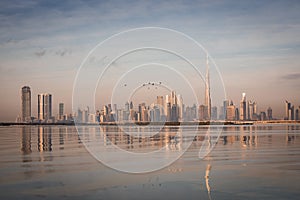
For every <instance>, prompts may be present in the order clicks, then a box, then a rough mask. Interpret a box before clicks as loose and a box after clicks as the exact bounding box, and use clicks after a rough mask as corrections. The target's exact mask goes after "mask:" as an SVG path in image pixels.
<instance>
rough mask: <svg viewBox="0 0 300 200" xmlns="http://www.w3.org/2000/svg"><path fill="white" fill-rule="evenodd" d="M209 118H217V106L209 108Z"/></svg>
mask: <svg viewBox="0 0 300 200" xmlns="http://www.w3.org/2000/svg"><path fill="white" fill-rule="evenodd" d="M211 119H212V120H217V119H218V108H217V106H213V107H212V108H211Z"/></svg>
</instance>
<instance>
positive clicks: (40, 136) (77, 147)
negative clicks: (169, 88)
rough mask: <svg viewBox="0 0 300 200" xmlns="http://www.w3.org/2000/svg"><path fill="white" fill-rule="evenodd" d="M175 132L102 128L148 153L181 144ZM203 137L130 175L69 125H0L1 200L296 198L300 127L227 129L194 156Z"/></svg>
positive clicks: (299, 193) (299, 186)
mask: <svg viewBox="0 0 300 200" xmlns="http://www.w3.org/2000/svg"><path fill="white" fill-rule="evenodd" d="M82 128H83V129H86V132H92V131H93V130H95V129H97V128H98V127H82ZM175 129H176V127H175ZM186 130H188V128H187V129H183V130H182V139H183V140H185V137H189V136H187V135H188V134H185V132H186ZM148 131H149V130H148ZM173 131H174V130H172V129H170V130H169V129H168V130H165V131H164V132H163V133H162V134H161V136H160V137H149V138H148V139H135V138H134V137H129V136H126V135H122V134H121V133H120V131H118V130H115V129H113V128H109V127H108V128H106V129H105V132H106V133H107V134H105V137H107V138H108V139H109V141H110V143H113V144H117V145H118V146H120V148H122V149H124V150H127V151H135V152H145V151H146V152H147V151H149V150H150V151H153V150H155V149H157V148H160V147H162V146H166V145H167V146H170V145H171V147H174V148H180V142H179V143H178V144H177V142H176V141H175V142H174V138H172V137H170V136H169V135H172V132H173ZM187 132H188V131H187ZM164 134H168V137H165V136H164ZM203 139H204V135H203V134H202V132H201V130H200V131H199V134H198V135H197V136H196V137H195V138H194V139H193V143H192V144H191V146H190V147H189V148H188V150H187V151H186V152H185V153H184V154H183V156H181V157H180V158H179V159H178V160H177V161H176V162H174V163H173V164H172V165H169V166H167V167H165V168H163V169H161V170H158V171H155V172H151V173H143V174H128V173H122V172H118V171H116V170H113V169H110V168H108V167H106V166H104V165H103V164H101V162H99V161H98V160H96V159H95V158H94V157H93V156H91V155H90V154H89V152H88V151H87V150H86V148H85V146H84V145H83V143H82V142H81V140H80V139H79V137H78V134H77V132H76V129H75V127H67V126H24V127H22V126H12V127H0V174H1V176H0V177H1V178H0V199H83V198H84V199H299V196H300V126H299V125H282V124H274V125H253V126H234V127H225V128H224V130H223V132H222V135H221V137H220V138H219V140H218V143H217V144H216V146H215V148H214V149H213V150H212V151H211V152H210V154H209V155H208V156H206V157H205V158H204V159H199V157H198V153H199V149H200V147H201V145H202V141H203ZM145 165H146V164H145Z"/></svg>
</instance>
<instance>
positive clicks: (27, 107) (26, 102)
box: [21, 86, 31, 122]
mask: <svg viewBox="0 0 300 200" xmlns="http://www.w3.org/2000/svg"><path fill="white" fill-rule="evenodd" d="M21 100H22V119H21V120H22V122H29V121H31V91H30V87H29V86H24V87H22V95H21Z"/></svg>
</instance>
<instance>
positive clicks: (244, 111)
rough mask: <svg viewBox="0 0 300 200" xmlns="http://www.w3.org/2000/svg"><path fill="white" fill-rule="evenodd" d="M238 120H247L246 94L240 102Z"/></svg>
mask: <svg viewBox="0 0 300 200" xmlns="http://www.w3.org/2000/svg"><path fill="white" fill-rule="evenodd" d="M240 120H242V121H244V120H247V105H246V93H243V94H242V100H241V102H240Z"/></svg>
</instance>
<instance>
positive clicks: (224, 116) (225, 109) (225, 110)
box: [220, 100, 229, 119]
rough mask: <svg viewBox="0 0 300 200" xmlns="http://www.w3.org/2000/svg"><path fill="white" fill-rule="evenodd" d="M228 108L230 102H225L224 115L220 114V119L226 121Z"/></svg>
mask: <svg viewBox="0 0 300 200" xmlns="http://www.w3.org/2000/svg"><path fill="white" fill-rule="evenodd" d="M227 106H229V100H224V101H223V106H222V108H223V110H222V113H221V114H220V119H226V116H227V114H226V112H227Z"/></svg>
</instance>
